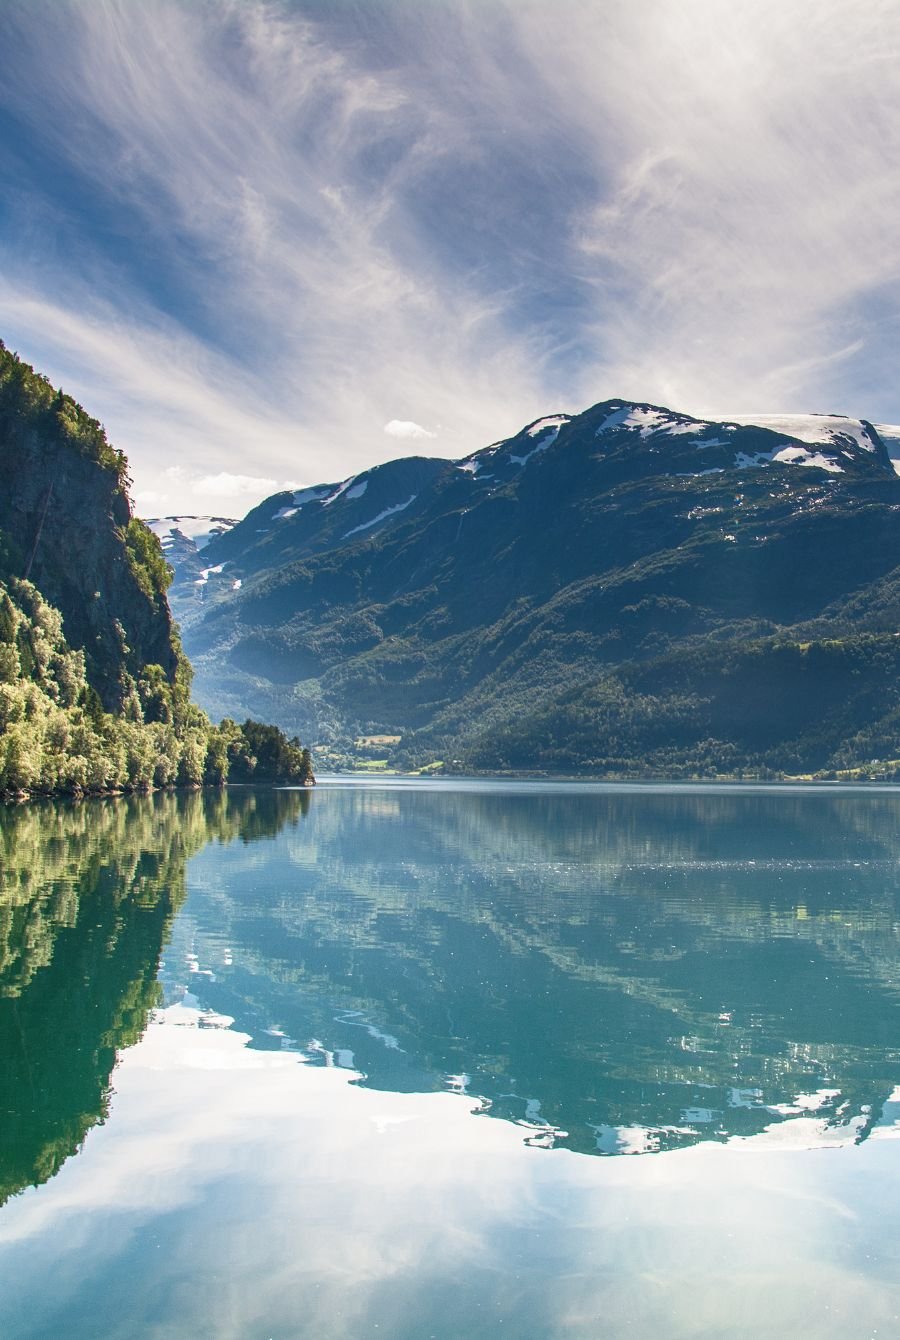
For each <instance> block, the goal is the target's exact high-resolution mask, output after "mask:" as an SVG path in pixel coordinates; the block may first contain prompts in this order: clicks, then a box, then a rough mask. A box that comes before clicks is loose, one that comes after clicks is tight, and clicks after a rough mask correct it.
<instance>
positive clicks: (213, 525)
mask: <svg viewBox="0 0 900 1340" xmlns="http://www.w3.org/2000/svg"><path fill="white" fill-rule="evenodd" d="M144 524H145V525H146V526H147V527H149V529H150V530H152V531H153V534H154V535H158V536H159V539H160V543H161V544H162V547H163V549H171V548H172V546H173V545H174V544H176V543H177V541H178V540H179V538H180V539H183V540H193V542H194V544H195V545H196V546H197V548H198V549H203V548H204V547H205V546H206V545H207V544H209V542H210V540H212V539H215V538H216V537H217V536H219V535H224V534H225V532H226V531H229V530H231V529H232V527H233V526H236V525H237V522H236V521H233V520H232V519H231V518H230V517H225V516H164V517H150V518H148V520H147V521H145V522H144Z"/></svg>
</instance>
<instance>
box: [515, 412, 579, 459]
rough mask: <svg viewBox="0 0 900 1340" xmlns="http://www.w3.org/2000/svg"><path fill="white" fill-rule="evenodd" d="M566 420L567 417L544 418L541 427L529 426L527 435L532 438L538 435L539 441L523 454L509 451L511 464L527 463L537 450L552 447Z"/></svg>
mask: <svg viewBox="0 0 900 1340" xmlns="http://www.w3.org/2000/svg"><path fill="white" fill-rule="evenodd" d="M567 422H568V420H567V419H544V420H543V424H542V426H541V427H538V425H537V424H535V426H534V428H529V430H528V436H529V437H531V438H534V437H537V436H538V435H540V441H539V442H538V443H537V445H536V446H534V447H532V448H531V451H526V453H525V455H524V456H514V455H513V454H512V453H510V457H509V459H510V461H511V463H512V464H513V465H527V464H528V462H529V461H530V460H531V458H532V456H536V455H537V453H538V452H539V451H546V450H547V448H548V447H552V446H553V443H554V442H555V441H556V439H557V437H559V430H560V428H561V427H562V425H563V424H564V423H567Z"/></svg>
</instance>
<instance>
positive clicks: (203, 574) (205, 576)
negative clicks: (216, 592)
mask: <svg viewBox="0 0 900 1340" xmlns="http://www.w3.org/2000/svg"><path fill="white" fill-rule="evenodd" d="M224 566H225V564H224V563H217V564H216V566H215V567H214V568H201V569H200V576H199V577H198V578H197V580H196V581H195V582H194V585H195V586H205V585H206V583H207V582H208V581H209V577H210V573H212V572H216V573H219V572H221V571H222V569H223V568H224Z"/></svg>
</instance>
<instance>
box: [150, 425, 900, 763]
mask: <svg viewBox="0 0 900 1340" xmlns="http://www.w3.org/2000/svg"><path fill="white" fill-rule="evenodd" d="M895 432H896V438H892V437H891V434H890V433H889V432H887V431H886V432H885V435H884V436H882V434H881V433H880V432H879V430H878V429H877V428H876V427H874V426H873V425H872V424H871V423H869V422H867V421H866V420H862V419H850V418H846V417H842V416H839V415H830V414H829V415H752V416H751V415H743V414H736V415H733V416H731V417H729V418H726V419H718V420H716V419H709V418H697V417H695V416H692V415H688V414H684V413H680V412H676V411H673V410H669V409H666V408H664V407H662V406H658V405H652V404H649V403H637V402H634V401H627V400H608V401H604V402H602V403H600V404H597V405H594V406H592V407H591V408H590V409H588V410H586V411H584V412H583V413H581V414H577V415H569V414H565V413H559V412H556V413H552V414H550V415H547V416H544V417H542V418H540V419H538V420H535V421H534V422H532V423H530V424H528V425H526V427H524V428H523V429H522V430H521V431H520V432H518V433H516V434H515V435H514V436H513V437H510V438H506V439H504V440H502V441H499V442H494V443H491V444H490V445H489V446H487V447H485V448H483V449H482V450H480V451H477V452H473V453H471V454H470V455H469V456H467V457H466V458H464V459H463V460H457V461H445V460H438V459H434V458H418V457H411V458H407V459H401V460H397V461H391V462H388V463H386V464H385V465H380V466H376V467H374V468H373V469H371V470H366V471H363V472H361V473H360V474H357V475H354V476H351V477H350V478H347V479H343V480H340V481H336V482H333V483H329V484H320V485H311V486H309V487H306V488H303V489H297V490H294V491H291V492H285V493H280V494H276V495H274V496H273V497H271V498H268V499H266V500H265V501H264V502H263V503H261V504H260V505H259V507H257V508H255V509H254V510H253V511H252V512H251V513H250V514H249V515H248V516H247V517H245V518H244V520H243V521H241V522H240V523H238V524H237V525H236V526H234V527H233V528H231V529H230V530H228V531H227V532H226V533H224V534H221V535H219V536H218V537H213V538H211V539H210V540H209V543H208V545H207V546H206V549H205V550H204V552H203V555H202V560H201V562H200V564H199V565H198V568H197V572H196V573H195V574H194V575H193V576H192V577H191V579H190V581H189V582H182V583H181V584H180V585H179V584H178V583H176V585H175V586H174V587H173V597H174V599H175V600H176V608H177V609H178V613H179V616H180V617H181V619H182V621H183V632H184V639H185V645H186V647H187V649H188V652H189V654H190V655H191V657H192V660H193V661H194V664H195V669H196V672H197V674H196V680H195V684H196V687H197V692H198V695H199V696H200V699H201V701H202V702H203V703H204V705H206V706H208V707H209V708H210V710H212V711H213V712H217V711H225V712H229V713H230V714H232V715H234V714H235V713H238V712H240V711H244V710H246V711H248V712H250V713H251V714H252V715H260V716H264V717H269V718H272V717H274V718H275V719H276V720H278V721H279V724H281V725H283V726H286V727H288V728H290V729H292V730H299V731H300V732H301V733H302V734H305V735H307V736H310V735H312V736H313V737H317V736H318V735H319V734H320V731H321V730H324V729H326V725H327V729H328V730H331V731H334V730H335V729H337V730H341V729H346V731H347V732H348V733H352V731H353V730H354V729H356V727H357V726H359V727H360V728H361V729H362V727H365V729H362V733H363V734H366V733H371V732H372V731H375V727H376V726H378V727H379V728H383V732H384V733H386V734H389V735H397V734H401V735H403V737H404V741H410V740H413V741H422V740H426V739H427V740H441V741H445V742H446V743H444V744H441V745H440V749H441V751H442V753H443V752H446V750H452V752H453V754H454V755H455V756H458V757H462V756H464V755H466V753H467V751H470V750H474V748H475V744H474V742H475V740H476V738H477V739H482V737H483V740H485V741H486V740H487V739H488V738H490V739H491V740H492V741H493V742H494V743H493V744H492V745H491V748H492V749H493V751H494V752H493V753H490V751H489V750H488V749H487V745H486V744H482V745H479V748H480V749H481V750H482V756H483V757H490V758H493V759H494V762H496V760H497V758H499V757H500V753H501V752H502V751H500V746H499V745H497V744H496V741H497V740H498V739H499V737H498V735H497V732H498V731H507V730H512V729H513V727H514V724H515V723H517V722H519V721H520V719H524V718H522V715H521V714H522V713H524V712H528V713H535V712H540V710H542V705H544V704H546V703H548V702H556V701H557V699H558V696H559V695H560V694H561V693H566V692H569V691H570V690H572V689H573V686H576V685H579V684H580V685H584V684H586V683H588V682H589V681H590V680H591V679H592V677H593V678H594V679H596V677H597V675H598V674H600V673H601V672H603V673H607V672H608V673H612V671H613V670H615V671H616V673H617V674H621V675H624V674H625V669H624V667H626V666H627V665H632V664H637V663H640V662H642V661H644V660H646V659H647V658H648V657H652V656H658V655H660V654H661V653H662V651H663V650H666V653H667V654H669V651H671V654H672V655H674V654H675V651H676V650H678V652H679V654H682V652H683V654H684V655H685V656H687V655H688V652H689V649H691V648H695V647H702V648H704V649H706V650H704V651H703V654H702V656H701V655H699V653H698V659H697V662H696V674H698V675H699V674H700V672H701V670H702V667H703V665H705V664H706V663H707V660H708V657H709V656H713V652H715V655H718V654H719V651H718V650H716V649H720V648H721V647H723V646H730V645H731V642H730V641H729V639H733V640H736V641H735V645H740V646H743V645H744V643H745V642H746V641H747V639H753V638H770V639H771V638H776V637H779V636H781V637H784V636H787V632H786V630H789V629H794V628H798V629H799V628H800V627H801V626H802V627H803V628H804V629H806V630H808V629H809V627H810V626H812V625H815V627H816V628H818V627H819V623H817V622H816V621H819V622H821V624H822V627H823V628H825V627H826V626H827V628H829V629H831V630H832V631H833V637H832V643H833V642H834V639H835V638H837V637H838V636H839V634H840V636H843V635H844V634H843V631H841V630H844V629H846V628H851V629H852V628H860V629H863V628H869V627H872V628H877V629H882V628H883V627H884V626H885V624H886V623H887V625H890V626H891V627H893V626H894V625H893V623H892V621H893V620H894V604H895V598H894V595H893V586H892V584H891V582H892V577H891V574H892V573H893V571H894V569H897V571H898V574H900V521H898V519H897V517H898V513H900V480H898V478H897V474H896V473H895V465H894V459H893V458H892V455H891V451H890V450H889V448H888V445H887V443H886V441H885V437H887V438H888V439H889V441H890V442H891V450H894V449H896V450H897V453H898V454H897V459H900V430H895ZM898 590H900V578H898ZM177 602H180V606H179V604H178V603H177ZM896 603H897V609H896V627H900V597H898V599H897V602H896ZM834 630H838V631H834ZM809 636H812V635H811V634H808V632H804V634H803V638H802V639H801V636H800V633H799V632H798V634H797V644H798V645H801V643H802V645H805V644H806V642H807V641H808V640H809ZM832 643H829V645H832ZM673 649H674V650H673ZM679 649H680V650H679ZM829 654H830V653H829ZM690 655H694V652H693V651H690ZM865 655H868V653H865ZM690 664H691V665H693V662H690ZM805 664H806V662H804V665H805ZM660 673H661V674H662V673H663V672H660ZM671 673H672V675H675V678H676V679H677V678H678V675H681V676H682V677H683V676H684V674H685V673H686V672H684V671H681V670H679V671H677V674H676V671H675V670H672V672H671ZM694 673H695V672H694V670H691V675H694ZM668 674H669V671H666V672H665V675H668ZM665 675H664V677H665ZM898 678H900V677H898ZM617 682H618V681H617ZM621 682H622V683H624V682H625V681H624V680H622V681H621ZM654 682H655V681H654ZM679 682H680V681H679ZM761 682H763V683H764V682H765V681H764V679H763V681H761ZM848 682H849V683H850V686H851V688H852V686H853V684H855V683H856V682H857V681H848ZM647 691H648V692H652V690H647ZM816 691H818V690H816ZM847 691H848V692H849V691H850V690H849V689H848V690H847ZM854 691H855V690H854ZM604 692H605V691H604ZM615 692H616V693H618V692H619V690H618V689H616V690H615ZM704 692H705V690H703V689H702V686H701V684H700V681H699V680H697V681H696V682H695V679H694V678H691V677H690V675H689V676H688V678H687V679H686V680H685V683H684V686H683V688H682V689H681V690H679V693H680V694H681V695H682V696H681V697H680V698H679V699H678V701H679V703H681V704H682V706H680V707H679V708H678V711H683V712H684V713H687V714H688V717H689V718H690V719H691V720H693V717H694V716H697V715H698V714H700V715H702V712H701V705H702V703H703V702H704V701H705V698H704ZM761 692H763V690H760V689H759V688H758V687H755V686H754V687H752V690H751V689H748V690H747V693H748V694H749V700H750V701H753V702H755V701H756V699H757V697H759V694H760V693H761ZM781 692H782V690H781V689H780V688H774V687H770V688H766V689H765V690H764V692H763V696H765V694H766V693H774V694H775V695H776V697H777V695H778V694H779V693H781ZM831 692H832V696H833V697H834V695H835V694H837V695H838V696H837V698H835V701H839V700H840V694H841V693H843V692H844V690H843V689H839V688H837V687H834V688H833V689H832V691H831ZM601 700H602V695H601ZM792 701H793V700H792ZM805 701H806V700H804V702H805ZM898 706H900V704H898ZM580 710H581V709H579V711H580ZM599 710H600V709H599V708H598V709H596V710H595V708H593V707H591V708H585V709H584V716H583V721H582V725H581V726H580V727H579V730H580V734H579V732H578V731H576V732H575V733H574V737H573V738H575V739H576V741H577V740H579V739H580V740H582V744H579V745H577V747H576V745H572V746H571V748H570V749H569V753H568V755H567V757H568V758H569V759H570V760H572V759H573V758H574V759H576V760H577V759H579V758H581V757H582V754H579V753H578V750H579V749H582V745H583V746H584V748H587V747H588V746H587V744H585V743H584V741H587V740H589V739H591V740H593V736H592V735H591V731H594V730H595V726H594V725H593V724H591V723H594V722H595V721H597V720H601V719H602V713H601V716H600V717H597V711H599ZM654 710H655V709H654ZM673 710H674V709H673ZM748 710H749V709H748ZM805 710H806V708H805V707H803V705H802V704H801V705H800V706H796V708H792V711H793V713H794V715H795V716H796V717H797V719H798V720H800V719H801V718H802V715H803V711H805ZM628 711H629V712H631V711H632V708H630V707H629V708H628ZM633 712H634V713H636V714H637V715H636V716H633V717H629V721H631V722H632V725H629V726H628V728H627V730H626V729H625V727H624V726H619V727H617V728H616V729H617V731H618V732H619V734H618V735H617V737H616V738H617V739H619V746H620V747H621V748H622V749H623V750H625V751H626V753H627V750H628V749H632V748H634V749H636V748H637V747H638V746H637V745H632V744H630V743H629V741H630V740H631V735H630V734H629V731H630V732H631V733H632V734H633V733H634V730H636V729H637V727H636V726H634V722H635V721H637V720H638V719H640V720H643V719H644V717H643V716H642V715H641V714H642V713H644V714H645V715H646V713H648V712H649V714H650V715H649V716H648V717H647V720H652V716H653V713H652V711H650V708H646V709H645V708H641V709H640V710H639V709H638V708H637V707H635V708H634V709H633ZM851 715H852V714H851ZM535 719H536V718H535ZM848 719H849V718H848ZM579 720H581V718H579ZM537 729H538V728H537V726H535V730H537ZM698 729H700V727H698ZM703 729H704V730H706V731H707V734H711V733H712V732H713V725H711V724H709V723H707V724H706V725H704V726H703ZM623 730H624V731H625V734H624V735H623V734H622V731H623ZM375 733H378V731H375ZM582 737H583V738H582ZM417 747H418V746H417ZM545 747H546V746H542V748H545ZM746 747H747V746H746V745H742V746H741V748H743V749H746ZM410 748H412V746H411V745H410ZM590 748H591V749H593V750H599V749H600V748H601V746H600V744H598V743H597V742H596V741H594V743H592V744H591V746H590ZM641 748H644V746H643V745H642V746H641ZM898 749H900V743H898ZM470 756H472V757H474V754H472V755H470ZM579 766H580V764H579Z"/></svg>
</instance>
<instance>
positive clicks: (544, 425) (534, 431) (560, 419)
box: [527, 414, 571, 445]
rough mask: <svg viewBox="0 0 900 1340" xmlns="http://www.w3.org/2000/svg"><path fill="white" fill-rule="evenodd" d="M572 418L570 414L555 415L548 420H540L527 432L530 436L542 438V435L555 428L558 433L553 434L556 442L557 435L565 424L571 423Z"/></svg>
mask: <svg viewBox="0 0 900 1340" xmlns="http://www.w3.org/2000/svg"><path fill="white" fill-rule="evenodd" d="M570 417H571V415H569V414H553V415H551V417H550V418H548V419H538V421H537V422H536V423H533V424H532V425H531V427H530V428H529V429H528V430H527V432H528V436H529V437H540V435H541V433H546V432H547V431H548V429H550V428H555V429H556V433H554V434H553V439H554V440H555V438H556V434H557V433H558V432H559V430H560V428H562V426H563V424H564V423H568V422H569V419H570ZM548 445H549V444H548Z"/></svg>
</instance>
